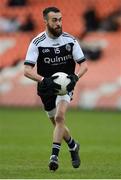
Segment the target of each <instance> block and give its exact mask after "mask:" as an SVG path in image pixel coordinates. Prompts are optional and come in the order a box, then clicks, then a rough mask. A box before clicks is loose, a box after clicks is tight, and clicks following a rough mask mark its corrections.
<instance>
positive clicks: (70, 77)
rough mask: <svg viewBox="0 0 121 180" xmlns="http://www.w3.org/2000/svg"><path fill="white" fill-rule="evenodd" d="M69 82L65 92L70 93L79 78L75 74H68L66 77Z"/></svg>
mask: <svg viewBox="0 0 121 180" xmlns="http://www.w3.org/2000/svg"><path fill="white" fill-rule="evenodd" d="M67 78H69V79H70V80H71V82H70V83H69V84H68V86H67V91H68V92H70V91H72V90H73V89H74V87H75V85H76V83H77V81H78V80H79V77H78V76H77V75H76V74H70V75H68V76H67Z"/></svg>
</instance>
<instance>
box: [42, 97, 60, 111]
mask: <svg viewBox="0 0 121 180" xmlns="http://www.w3.org/2000/svg"><path fill="white" fill-rule="evenodd" d="M39 96H40V98H41V100H42V103H43V105H44V109H45V110H46V111H51V110H52V109H54V108H55V107H56V98H57V95H53V96H49V95H39Z"/></svg>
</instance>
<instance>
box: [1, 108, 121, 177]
mask: <svg viewBox="0 0 121 180" xmlns="http://www.w3.org/2000/svg"><path fill="white" fill-rule="evenodd" d="M66 124H67V125H68V127H69V128H70V131H71V134H72V135H73V137H74V138H76V139H77V140H78V141H79V142H80V144H81V151H80V155H81V160H82V164H81V167H80V168H79V169H73V168H72V166H71V161H70V154H69V152H68V148H67V145H66V144H65V143H64V142H63V144H62V147H61V151H60V155H59V169H58V170H57V171H56V172H50V171H49V169H48V162H49V157H50V153H51V145H52V131H53V127H52V125H51V124H50V122H49V120H48V118H47V116H46V114H45V112H44V111H42V110H41V109H38V108H37V109H32V108H30V109H26V108H25V109H24V108H23V109H19V108H13V109H12V108H0V179H2V178H5V179H26V178H29V179H86V178H87V179H88V178H89V179H120V178H121V112H109V111H108V112H101V111H82V110H79V109H78V110H77V109H75V110H71V109H70V110H69V111H68V113H67V114H66Z"/></svg>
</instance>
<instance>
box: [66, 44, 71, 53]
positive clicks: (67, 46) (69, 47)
mask: <svg viewBox="0 0 121 180" xmlns="http://www.w3.org/2000/svg"><path fill="white" fill-rule="evenodd" d="M66 50H67V51H69V52H70V51H71V45H70V44H66Z"/></svg>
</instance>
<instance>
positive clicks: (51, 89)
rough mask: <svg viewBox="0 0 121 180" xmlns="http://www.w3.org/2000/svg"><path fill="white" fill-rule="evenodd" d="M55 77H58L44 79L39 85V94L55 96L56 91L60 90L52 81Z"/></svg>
mask: <svg viewBox="0 0 121 180" xmlns="http://www.w3.org/2000/svg"><path fill="white" fill-rule="evenodd" d="M57 77H58V76H53V77H49V78H44V79H43V80H42V82H41V83H40V85H39V92H40V94H45V95H54V94H57V93H58V90H59V89H61V86H60V85H59V84H57V83H55V82H54V81H53V80H54V79H56V78H57Z"/></svg>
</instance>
